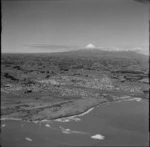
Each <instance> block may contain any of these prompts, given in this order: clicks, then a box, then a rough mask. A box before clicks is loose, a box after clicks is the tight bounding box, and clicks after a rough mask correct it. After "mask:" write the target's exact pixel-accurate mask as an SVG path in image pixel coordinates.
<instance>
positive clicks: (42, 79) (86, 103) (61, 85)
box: [1, 52, 149, 121]
mask: <svg viewBox="0 0 150 147" xmlns="http://www.w3.org/2000/svg"><path fill="white" fill-rule="evenodd" d="M132 54H134V53H129V55H130V56H127V55H126V54H125V55H124V54H122V55H121V54H118V53H117V54H115V53H113V54H111V56H110V53H107V52H106V53H105V54H101V55H99V56H98V54H97V53H96V56H95V55H91V54H90V52H89V54H87V52H86V54H85V53H83V52H82V53H78V52H75V53H69V52H67V53H62V54H61V53H56V54H55V53H53V54H2V59H1V71H2V72H1V115H2V118H20V119H23V120H30V121H33V120H43V119H50V120H52V119H56V118H61V117H66V116H71V115H75V114H80V113H83V112H85V111H87V110H88V109H90V108H91V107H95V106H97V105H99V104H102V103H107V102H113V101H119V100H124V99H131V98H133V97H140V98H143V99H147V100H148V99H149V76H148V75H149V60H148V57H147V56H144V55H141V56H140V55H137V56H132ZM90 55H91V56H90Z"/></svg>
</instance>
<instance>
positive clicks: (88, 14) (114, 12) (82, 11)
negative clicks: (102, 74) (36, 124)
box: [1, 0, 149, 53]
mask: <svg viewBox="0 0 150 147" xmlns="http://www.w3.org/2000/svg"><path fill="white" fill-rule="evenodd" d="M148 21H149V11H148V4H141V3H139V2H136V1H134V0H3V1H2V34H1V36H2V39H1V42H2V45H1V46H2V53H3V52H4V53H10V52H11V53H18V52H19V53H24V52H26V53H30V52H56V51H58V52H59V51H64V50H73V49H78V48H82V47H84V46H86V45H87V44H89V43H92V44H93V45H95V46H96V47H119V48H129V49H130V48H143V49H148V48H149V31H148V30H149V24H148Z"/></svg>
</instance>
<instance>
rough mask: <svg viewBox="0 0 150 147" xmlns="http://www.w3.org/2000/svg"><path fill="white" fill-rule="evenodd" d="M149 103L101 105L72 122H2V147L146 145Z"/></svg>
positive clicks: (123, 102)
mask: <svg viewBox="0 0 150 147" xmlns="http://www.w3.org/2000/svg"><path fill="white" fill-rule="evenodd" d="M148 111H149V106H148V101H147V100H142V101H122V102H117V103H109V104H107V105H106V104H105V105H100V106H98V107H96V108H95V109H94V110H92V111H91V112H90V113H88V114H86V115H83V116H80V117H76V119H72V120H70V121H64V122H61V121H43V122H25V121H16V120H2V121H1V130H2V133H1V141H2V146H15V147H16V146H123V145H126V146H127V145H128V146H133V145H134V146H145V145H147V146H148V144H149V132H148V128H149V127H148V123H149V121H148V118H149V114H148V113H149V112H148Z"/></svg>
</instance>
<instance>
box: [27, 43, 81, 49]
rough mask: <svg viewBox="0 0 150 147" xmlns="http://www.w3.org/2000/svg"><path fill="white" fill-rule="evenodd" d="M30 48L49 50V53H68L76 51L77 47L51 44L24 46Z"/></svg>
mask: <svg viewBox="0 0 150 147" xmlns="http://www.w3.org/2000/svg"><path fill="white" fill-rule="evenodd" d="M25 46H28V47H31V48H38V49H41V50H50V51H58V50H59V51H61V50H65V51H69V50H75V49H78V48H79V46H75V45H74V46H69V45H53V44H35V45H25Z"/></svg>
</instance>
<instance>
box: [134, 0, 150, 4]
mask: <svg viewBox="0 0 150 147" xmlns="http://www.w3.org/2000/svg"><path fill="white" fill-rule="evenodd" d="M134 1H136V2H139V3H143V4H146V3H149V2H150V1H149V0H134Z"/></svg>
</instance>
